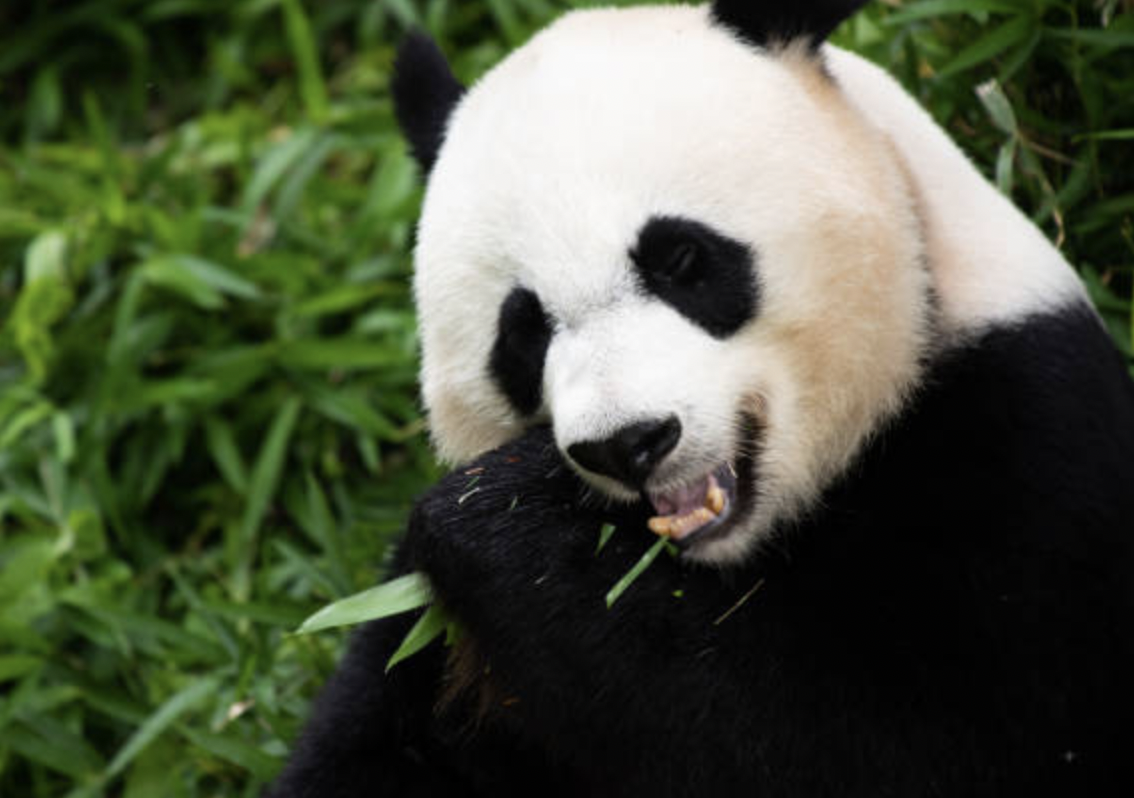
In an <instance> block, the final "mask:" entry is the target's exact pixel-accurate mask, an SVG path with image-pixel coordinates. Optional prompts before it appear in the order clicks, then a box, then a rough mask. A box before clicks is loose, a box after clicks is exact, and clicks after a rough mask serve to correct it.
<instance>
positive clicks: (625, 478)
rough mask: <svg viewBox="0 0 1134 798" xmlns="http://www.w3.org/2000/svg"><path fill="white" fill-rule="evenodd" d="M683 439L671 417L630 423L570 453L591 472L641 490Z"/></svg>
mask: <svg viewBox="0 0 1134 798" xmlns="http://www.w3.org/2000/svg"><path fill="white" fill-rule="evenodd" d="M680 438H681V422H680V421H678V420H677V417H676V416H670V417H669V418H666V419H663V420H661V421H641V422H639V423H637V424H631V425H630V426H628V427H623V428H622V429H620V430H618V432H616V433H614V434H613V435H611V436H610V437H609V438H606V439H605V440H601V441H586V442H584V443H573V444H571V445H570V446H568V447H567V454H568V455H570V456H571V459H572V460H574V461H575V462H576V463H578V464H579V465H581V466H582V467H583V468H585V469H587V470H588V471H591V472H593V473H595V474H602V475H603V476H606V477H613V478H614V479H617V480H619V481H620V482H625V483H626V484H627V485H630V486H632V487H635V488H640V487H642V485H643V484H644V483H645V481H646V477H648V476H649V475H650V472H651V471H653V470H654V467H655V466H657V464H658V463H660V462H661V461H662V458H663V457H665V456H666V455H667V454H669V453H670V452H672V451H673V447H675V446H677V441H678V440H680Z"/></svg>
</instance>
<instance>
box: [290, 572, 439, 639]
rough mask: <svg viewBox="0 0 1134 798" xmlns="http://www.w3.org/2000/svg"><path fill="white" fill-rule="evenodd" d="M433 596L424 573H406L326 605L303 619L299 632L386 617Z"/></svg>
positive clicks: (419, 604) (416, 607)
mask: <svg viewBox="0 0 1134 798" xmlns="http://www.w3.org/2000/svg"><path fill="white" fill-rule="evenodd" d="M432 600H433V590H432V588H430V586H429V582H428V580H427V579H426V578H425V576H424V575H423V574H420V573H412V574H406V575H405V576H402V577H398V578H397V579H394V580H392V581H390V582H386V583H385V584H381V585H378V586H377V587H372V588H370V589H369V590H364V591H362V592H361V593H356V594H354V595H353V596H348V597H347V598H344V599H340V600H339V601H336V602H335V603H334V604H330V605H328V606H326V607H324V608H323V609H321V610H319V611H318V612H317V613H315V614H314V615H312V616H311V617H310V618H308V619H307V620H306V621H304V622H303V624H302V625H301V626H300V627H299V629H297V630H296V634H310V633H311V632H318V631H320V630H321V629H330V628H332V627H336V626H350V625H353V624H358V623H364V622H365V621H372V620H375V619H378V618H386V617H388V616H391V615H398V614H400V613H403V612H409V611H410V610H415V609H418V608H419V607H424V606H425V605H426V604H428V603H429V602H431V601H432Z"/></svg>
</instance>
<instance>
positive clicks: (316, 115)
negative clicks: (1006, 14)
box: [280, 0, 329, 123]
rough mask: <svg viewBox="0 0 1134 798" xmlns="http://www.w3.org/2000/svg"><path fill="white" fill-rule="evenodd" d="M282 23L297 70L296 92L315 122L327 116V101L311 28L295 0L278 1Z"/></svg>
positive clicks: (301, 7)
mask: <svg viewBox="0 0 1134 798" xmlns="http://www.w3.org/2000/svg"><path fill="white" fill-rule="evenodd" d="M280 5H281V8H282V9H283V15H284V26H285V28H286V30H287V38H288V43H289V44H290V45H291V53H292V57H294V58H295V66H296V70H297V71H298V72H299V94H300V96H301V97H302V98H303V104H304V106H305V107H306V109H307V113H308V115H309V116H310V117H311V119H312V120H313V121H314V122H316V123H321V122H323V121H325V120H326V119H327V116H328V107H329V103H328V101H327V85H326V83H325V82H324V80H323V72H322V69H321V68H320V66H319V47H318V45H317V44H316V43H315V36H314V34H313V33H312V30H311V22H310V20H309V19H308V18H307V14H306V12H305V11H304V10H303V6H302V5H301V4H300V2H299V0H282V2H281V4H280Z"/></svg>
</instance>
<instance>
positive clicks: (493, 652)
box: [271, 308, 1134, 798]
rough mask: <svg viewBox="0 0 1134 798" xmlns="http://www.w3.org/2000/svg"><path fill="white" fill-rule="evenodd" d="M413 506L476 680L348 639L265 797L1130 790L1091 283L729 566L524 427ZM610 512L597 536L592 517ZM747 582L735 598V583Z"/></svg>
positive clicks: (1131, 695) (1111, 399) (1100, 352)
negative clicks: (451, 689)
mask: <svg viewBox="0 0 1134 798" xmlns="http://www.w3.org/2000/svg"><path fill="white" fill-rule="evenodd" d="M477 465H479V466H481V467H482V468H483V469H484V470H483V472H481V474H480V480H479V482H478V487H479V488H481V490H480V491H479V492H477V493H475V494H474V495H472V496H471V497H467V499H466V500H465V501H464V502H463V503H459V502H458V500H457V499H458V497H459V496H460V495H462V494H463V493H465V492H466V491H465V488H466V487H467V483H468V477H467V476H465V475H464V474H462V473H461V472H460V471H458V472H456V473H455V474H454V475H453V476H451V477H448V478H446V479H445V480H443V481H442V482H441V483H440V484H439V485H437V486H436V487H435V488H434V489H433V490H432V491H431V492H430V493H429V494H428V495H427V496H425V497H424V498H423V499H422V501H421V502H420V503H419V504H418V506H417V509H416V511H415V513H414V515H413V518H412V520H411V523H410V529H409V532H408V535H407V538H406V541H405V548H404V550H403V557H404V566H405V567H413V568H419V569H424V570H425V571H426V572H427V573H428V574H429V577H430V579H431V580H432V581H433V583H434V585H435V587H436V590H437V592H438V594H439V595H440V596H441V598H442V599H443V600H444V602H445V604H446V606H447V607H449V609H450V611H452V612H453V613H455V614H456V615H457V616H458V617H459V618H460V620H461V622H462V623H463V624H464V626H465V628H466V629H467V635H468V637H469V639H471V640H473V641H475V644H476V646H477V648H478V649H479V651H481V652H482V653H483V655H484V657H485V658H486V663H487V665H488V666H489V669H488V670H484V671H481V670H475V671H474V672H476V673H480V674H482V675H483V678H484V679H485V681H486V683H490V684H491V685H492V686H493V688H494V690H495V691H496V692H495V693H494V694H495V695H497V696H498V697H499V698H497V699H494V701H493V704H492V707H491V710H490V711H489V712H488V714H487V715H486V716H483V717H480V716H478V717H474V716H473V715H472V709H471V703H470V702H461V701H457V702H456V703H455V704H453V705H451V706H450V708H449V709H448V710H446V711H442V712H439V713H438V712H435V711H434V705H435V701H436V696H437V694H438V691H439V688H440V686H441V684H442V683H443V682H444V681H445V678H446V677H444V676H443V675H442V673H443V665H442V662H441V659H442V657H443V651H442V650H441V649H440V647H435V648H433V649H432V650H430V651H429V652H427V653H426V654H423V655H419V656H418V657H416V658H413V659H410V660H408V661H407V662H405V663H404V664H402V665H399V666H397V667H396V668H395V669H394V671H393V672H392V673H391V674H390V675H389V676H388V677H384V676H383V675H382V668H383V664H384V662H385V659H386V657H387V656H388V654H389V653H390V651H391V650H392V649H393V647H394V646H395V645H396V644H397V640H398V638H399V636H400V635H401V633H402V631H404V629H405V628H406V626H407V624H408V622H409V621H408V619H407V620H402V619H399V620H395V621H393V622H384V623H377V624H372V625H370V626H368V627H366V628H364V629H363V630H362V631H361V632H360V633H359V634H358V635H356V638H355V640H354V643H353V646H352V649H351V652H350V654H349V655H348V657H347V660H346V662H345V663H344V665H343V668H342V670H341V671H340V673H339V674H338V675H337V676H336V678H335V680H334V681H333V682H332V684H331V685H330V686H329V687H328V689H327V693H326V695H325V696H324V698H323V699H322V700H321V702H320V704H319V707H318V709H317V712H316V717H315V720H313V721H312V724H311V725H310V727H309V728H308V730H307V732H306V733H305V735H304V738H303V740H302V741H301V743H300V745H299V746H298V748H297V751H296V754H295V755H294V756H293V758H292V761H291V763H290V764H289V766H288V769H287V771H286V772H285V773H284V775H283V776H282V777H281V779H280V781H279V782H278V783H277V785H276V787H275V789H274V790H273V791H272V792H271V795H272V796H274V798H296V797H297V796H314V795H318V796H326V797H327V798H335V797H336V796H343V797H344V798H345V797H346V796H363V795H391V796H403V795H437V796H440V795H454V796H455V795H462V796H464V795H483V796H493V798H499V797H500V796H521V795H524V796H527V795H547V796H554V795H572V796H635V798H637V797H638V796H650V798H664V797H665V796H714V797H717V796H760V798H777V797H785V796H786V797H791V798H800V797H801V796H809V797H812V796H840V797H845V796H862V797H863V798H866V797H867V796H869V797H870V798H875V797H876V796H897V797H898V798H920V797H921V796H944V797H948V798H952V797H954V796H989V797H994V798H1005V797H1006V796H1013V797H1016V796H1018V797H1019V798H1025V797H1026V798H1044V797H1046V796H1060V797H1061V798H1067V797H1068V796H1118V795H1132V794H1134V757H1131V751H1134V724H1132V723H1131V718H1132V717H1134V545H1132V544H1134V523H1132V522H1134V489H1132V488H1134V386H1132V385H1131V381H1130V379H1129V376H1128V375H1127V373H1126V370H1125V366H1124V365H1123V363H1122V362H1121V360H1120V358H1119V356H1118V355H1117V353H1116V352H1115V350H1114V348H1113V346H1112V344H1111V342H1110V341H1109V339H1108V338H1107V336H1106V334H1105V332H1104V331H1103V329H1102V327H1101V325H1100V324H1099V323H1098V321H1097V318H1096V317H1095V316H1094V315H1093V313H1092V312H1091V311H1090V310H1088V309H1086V308H1075V309H1072V310H1067V311H1064V312H1061V313H1059V314H1056V315H1046V316H1041V317H1036V318H1032V319H1030V320H1028V321H1027V322H1026V323H1021V324H1018V325H1014V326H1012V327H1010V328H999V329H993V330H991V331H989V332H988V333H987V334H986V335H984V336H983V337H981V338H980V339H979V340H975V341H972V342H970V343H969V344H968V345H967V346H965V347H964V348H961V349H957V350H954V351H952V352H950V353H949V354H947V355H944V356H942V357H941V358H940V360H939V362H937V363H936V364H935V365H934V366H933V369H932V372H931V374H930V378H929V380H928V381H927V383H926V386H925V389H924V390H923V392H922V394H921V395H920V397H918V398H917V400H916V401H915V402H914V403H913V404H912V405H911V406H910V407H909V408H908V411H907V412H906V413H905V414H904V415H903V417H902V418H900V419H899V420H898V421H897V422H896V423H894V424H893V425H892V426H891V428H889V429H888V430H887V431H885V432H884V434H881V435H880V436H878V438H877V439H876V440H875V441H874V442H873V444H872V445H871V446H870V448H869V449H868V451H866V452H865V453H864V455H863V456H862V457H861V459H860V460H859V462H858V463H857V464H856V465H855V467H854V468H853V469H851V471H850V472H849V473H848V474H847V475H846V476H845V478H844V479H843V480H842V481H841V482H840V483H839V484H837V485H836V486H834V487H833V488H832V489H831V490H830V491H828V493H827V495H826V496H825V497H824V501H823V503H822V504H821V507H820V509H818V510H816V511H815V513H814V514H813V515H812V516H811V517H810V518H807V519H805V520H804V521H802V522H800V523H799V524H798V526H797V528H794V529H790V530H785V531H784V534H783V535H782V537H781V538H780V539H778V540H777V541H776V542H775V544H774V545H771V546H768V547H766V548H765V549H764V550H763V551H762V552H761V553H760V556H758V557H756V558H753V559H752V560H751V561H750V562H749V563H747V564H746V565H743V566H740V567H737V568H735V569H734V570H732V571H727V572H721V571H718V570H713V569H706V568H696V567H689V566H686V565H684V564H683V563H682V562H681V561H679V560H675V559H671V558H669V557H667V556H664V555H663V556H662V557H661V558H659V559H658V560H657V561H655V563H654V564H653V565H652V566H651V567H650V568H649V569H648V570H647V571H646V572H645V573H644V574H643V575H642V576H641V577H639V579H638V580H637V582H635V583H634V584H633V585H632V586H631V587H630V589H629V590H628V591H627V592H626V593H625V594H624V595H623V597H622V598H621V599H620V600H619V601H618V602H617V603H615V604H614V606H613V607H612V608H611V609H607V608H606V606H605V604H604V601H603V597H604V595H605V594H606V592H607V590H609V588H610V587H611V586H612V585H613V584H614V583H615V581H617V580H618V578H619V577H620V576H622V574H624V573H625V572H626V571H627V569H629V568H630V566H631V565H632V564H633V563H634V562H635V561H636V560H637V558H638V557H639V556H640V555H641V553H642V552H643V551H644V550H645V549H646V548H647V547H648V546H649V545H651V543H652V540H651V539H650V535H649V533H647V532H645V531H644V530H643V528H642V525H643V523H644V516H645V514H646V513H645V511H644V509H643V508H642V507H623V508H618V509H613V510H603V509H601V508H598V507H595V506H592V505H591V504H589V503H587V502H586V501H585V500H584V499H582V498H581V497H582V496H583V493H584V492H583V490H582V488H581V485H580V482H579V480H578V479H577V478H576V477H575V476H574V475H573V473H572V472H571V470H570V469H569V468H567V467H566V466H565V465H564V464H563V462H562V461H561V459H560V457H559V455H558V453H557V451H556V449H555V446H554V443H553V441H552V439H551V437H550V435H549V434H548V432H547V431H546V430H544V429H540V430H536V431H534V432H532V433H530V434H528V435H526V436H525V437H523V438H521V439H520V440H517V441H515V442H513V443H511V444H509V445H507V446H505V447H503V448H502V449H500V450H498V451H495V452H492V453H490V454H488V455H486V456H485V457H484V458H482V459H481V460H479V461H478V463H477ZM607 521H610V522H613V523H615V524H617V526H618V530H617V532H616V533H615V534H614V537H613V538H612V540H611V541H610V542H609V544H608V545H607V546H606V547H605V548H604V549H603V550H602V551H601V552H596V542H597V539H598V535H599V529H600V526H601V525H602V524H603V523H604V522H607ZM745 597H747V598H745Z"/></svg>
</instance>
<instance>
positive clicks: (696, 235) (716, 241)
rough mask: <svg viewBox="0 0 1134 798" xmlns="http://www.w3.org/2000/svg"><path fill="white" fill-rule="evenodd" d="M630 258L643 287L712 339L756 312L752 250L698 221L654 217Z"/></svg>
mask: <svg viewBox="0 0 1134 798" xmlns="http://www.w3.org/2000/svg"><path fill="white" fill-rule="evenodd" d="M630 259H631V260H632V261H633V263H634V267H635V270H636V271H637V274H638V279H639V281H640V282H641V284H642V286H643V287H644V288H645V289H646V291H648V292H649V293H651V294H653V295H654V296H656V297H657V298H658V299H660V300H661V301H663V302H665V303H666V304H668V305H669V306H671V307H672V308H673V309H674V310H676V311H677V312H678V313H680V314H681V315H683V316H685V317H686V318H687V319H689V320H690V321H691V322H693V323H694V324H696V325H698V326H699V327H701V328H702V329H704V330H705V331H706V332H708V333H709V334H710V335H712V336H713V337H714V338H727V337H728V336H730V335H732V334H733V333H735V332H736V331H737V330H739V329H740V328H741V327H743V326H744V324H745V323H746V322H748V321H749V320H750V319H752V318H753V317H754V316H755V315H756V310H757V304H758V301H759V296H758V293H759V292H758V290H757V284H756V277H755V273H754V261H755V258H754V256H753V253H752V251H751V250H750V249H749V248H748V247H747V246H745V245H744V244H742V243H740V242H739V241H736V240H734V239H731V238H728V237H727V236H724V235H721V234H720V233H718V232H716V231H715V230H713V229H712V228H710V227H707V226H706V225H703V224H701V223H700V222H694V221H691V220H689V219H682V218H680V217H677V216H655V217H653V218H652V219H650V220H649V221H648V222H646V224H645V225H644V226H643V227H642V229H641V231H640V232H639V233H638V242H637V243H636V244H635V245H634V248H633V249H631V250H630Z"/></svg>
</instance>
